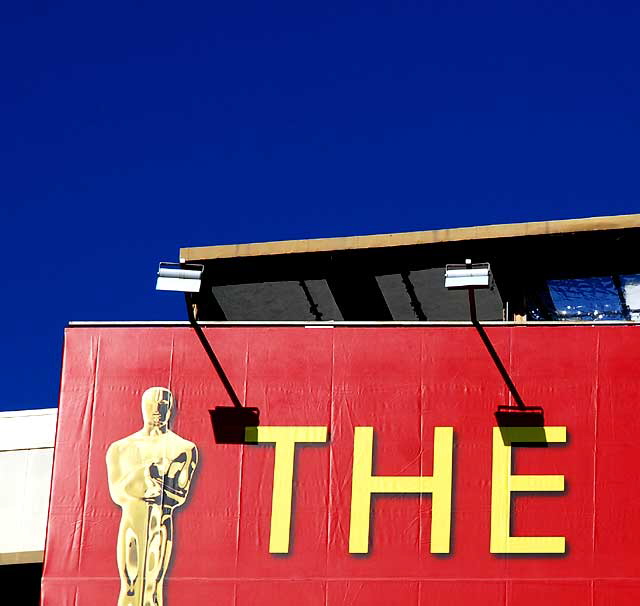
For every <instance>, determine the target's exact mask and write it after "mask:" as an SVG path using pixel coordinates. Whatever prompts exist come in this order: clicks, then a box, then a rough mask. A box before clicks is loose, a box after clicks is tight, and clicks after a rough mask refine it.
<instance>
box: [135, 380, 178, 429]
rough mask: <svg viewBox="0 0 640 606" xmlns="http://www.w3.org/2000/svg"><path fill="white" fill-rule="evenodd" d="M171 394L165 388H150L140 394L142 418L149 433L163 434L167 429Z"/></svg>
mask: <svg viewBox="0 0 640 606" xmlns="http://www.w3.org/2000/svg"><path fill="white" fill-rule="evenodd" d="M173 404H174V398H173V394H172V393H171V392H170V391H169V390H168V389H166V388H165V387H150V388H149V389H147V390H146V391H145V392H144V393H143V394H142V418H143V420H144V424H145V427H146V428H147V429H148V430H150V431H151V432H153V433H155V432H161V433H164V432H166V431H167V429H168V428H169V418H170V417H171V412H172V409H173Z"/></svg>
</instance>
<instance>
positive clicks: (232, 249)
mask: <svg viewBox="0 0 640 606" xmlns="http://www.w3.org/2000/svg"><path fill="white" fill-rule="evenodd" d="M634 227H635V228H638V227H640V214H633V215H615V216H609V217H590V218H584V219H563V220H559V221H535V222H532V223H505V224H500V225H482V226H479V227H458V228H454V229H435V230H430V231H412V232H402V233H392V234H378V235H370V236H346V237H339V238H314V239H308V240H282V241H278V242H257V243H251V244H230V245H223V246H196V247H190V248H181V249H180V260H181V261H182V262H188V261H206V260H209V259H231V258H239V257H261V256H268V255H288V254H304V253H317V252H335V251H346V250H365V249H372V248H387V247H396V246H415V245H421V244H436V243H441V242H460V241H465V240H491V239H497V238H518V237H525V236H541V235H551V234H566V233H576V232H585V231H603V230H619V229H630V228H634Z"/></svg>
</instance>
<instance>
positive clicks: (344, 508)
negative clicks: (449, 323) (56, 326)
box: [43, 326, 640, 606]
mask: <svg viewBox="0 0 640 606" xmlns="http://www.w3.org/2000/svg"><path fill="white" fill-rule="evenodd" d="M205 332H206V335H207V337H208V339H209V340H210V342H211V344H212V346H213V348H214V350H215V351H216V353H217V355H218V357H219V359H220V362H221V363H222V365H223V366H224V368H225V370H226V372H227V374H228V376H229V379H230V381H231V383H232V384H233V386H234V387H235V389H236V391H237V394H238V396H239V398H240V400H241V401H242V402H243V403H244V404H246V405H247V406H255V407H258V408H259V410H260V419H261V426H273V425H276V426H282V425H294V426H300V425H303V426H312V425H313V426H326V427H328V428H329V438H328V441H327V443H326V444H316V445H309V446H305V447H298V448H297V450H296V474H295V478H296V480H295V489H294V505H293V521H292V527H291V543H290V553H289V554H287V555H279V554H270V553H269V528H270V516H271V495H272V483H273V466H274V448H273V447H272V446H269V445H244V446H241V445H235V444H217V443H216V442H215V440H214V436H213V430H212V425H211V421H210V416H209V410H211V409H213V408H214V407H215V406H220V405H229V404H230V401H229V398H228V396H227V394H226V392H225V390H224V388H223V386H222V383H221V382H220V380H219V379H218V377H217V376H216V374H215V372H214V370H213V368H212V365H211V363H210V360H209V359H208V357H207V355H206V354H205V352H204V350H203V348H202V347H201V345H200V343H199V341H198V339H197V336H196V334H195V333H194V332H193V330H192V329H191V328H188V327H175V328H164V327H163V328H160V327H154V328H72V329H69V330H67V333H66V339H65V352H64V363H63V377H62V388H61V396H60V415H59V425H58V434H57V440H56V454H55V464H54V477H53V488H52V498H51V508H50V515H49V529H48V537H47V549H46V557H45V569H44V579H43V600H44V604H46V605H47V606H58V605H67V604H68V605H74V606H83V605H92V606H102V605H109V606H114V605H115V604H116V602H117V595H118V587H119V580H118V574H117V569H116V563H115V545H116V535H117V531H118V524H119V520H120V509H119V508H118V507H117V506H116V505H115V504H114V503H113V502H112V501H111V498H110V496H109V491H108V485H107V478H106V466H105V453H106V450H107V448H108V446H109V444H111V443H112V442H113V441H115V440H117V439H120V438H122V437H124V436H126V435H129V434H131V433H133V432H134V431H136V430H137V429H139V428H140V426H141V417H140V396H141V394H142V392H143V391H144V390H145V389H146V388H148V387H151V386H154V385H160V386H168V387H170V389H171V390H172V391H173V393H174V394H175V396H176V398H177V400H178V411H177V412H176V415H175V420H174V423H173V424H172V429H173V430H174V431H175V432H176V433H177V434H179V435H180V436H183V437H184V438H187V439H188V440H191V441H193V442H195V443H196V444H197V446H198V450H199V455H200V461H199V465H198V469H197V471H196V476H195V479H194V482H193V486H192V490H191V494H190V495H189V500H188V502H187V503H186V504H185V505H184V507H182V508H181V509H179V510H177V512H176V514H175V518H174V519H175V533H176V534H175V536H176V539H175V547H174V552H173V556H172V559H173V562H172V565H171V568H170V571H169V575H168V578H167V580H166V582H165V595H166V602H167V604H168V606H186V605H189V606H199V605H203V606H204V605H207V606H208V605H214V604H215V605H216V606H224V605H229V606H231V605H239V606H247V605H253V604H256V605H257V604H260V605H261V606H270V605H272V604H274V605H275V604H279V605H282V604H292V605H293V604H295V605H296V606H298V605H300V606H304V605H310V606H311V605H313V606H315V605H318V606H334V605H338V604H349V605H360V604H361V605H372V604H380V605H385V606H391V605H394V604H398V605H403V606H406V605H408V604H417V605H424V606H426V605H427V604H447V605H448V606H457V605H461V604H468V603H470V601H472V602H471V603H473V605H474V606H482V605H484V604H487V605H489V604H491V605H494V604H500V605H502V604H507V605H509V604H518V606H528V605H533V604H535V605H536V606H538V605H539V604H540V603H543V604H544V603H546V604H561V603H562V604H564V603H570V602H571V603H574V604H576V605H577V604H580V605H582V604H589V605H593V606H601V605H605V604H607V605H609V604H615V605H616V606H624V605H626V604H634V605H635V604H637V603H639V602H640V540H639V539H640V515H639V511H640V482H638V481H637V477H636V476H637V469H636V467H637V465H638V462H639V461H640V413H639V410H638V408H639V406H638V394H639V393H640V372H639V369H640V329H638V328H635V327H623V326H620V327H592V326H584V327H569V326H566V327H562V326H560V327H527V326H523V327H493V328H487V333H488V335H489V338H490V339H491V342H492V343H493V345H494V347H495V349H496V351H497V353H498V354H499V356H500V358H501V359H502V361H503V363H504V365H505V366H506V368H507V369H508V371H509V374H510V376H511V379H512V380H513V382H514V384H515V385H516V387H517V389H518V391H519V393H520V395H521V396H522V399H523V400H524V402H525V403H526V404H527V405H529V406H541V407H542V408H543V409H544V417H545V425H547V426H565V427H566V428H567V438H568V440H567V443H566V444H561V445H553V446H550V447H548V448H518V449H514V450H515V451H516V452H515V456H514V460H515V463H514V470H513V471H514V473H516V474H562V475H564V477H565V482H566V489H565V491H564V492H561V493H532V494H528V495H517V496H514V497H513V499H512V503H513V504H512V510H513V511H512V534H513V535H536V536H537V535H547V536H556V535H557V536H565V537H566V542H567V550H566V553H565V554H559V555H545V554H532V555H529V554H524V555H499V554H491V553H490V551H489V540H490V519H491V470H492V428H493V427H494V426H495V425H496V421H495V418H494V416H493V413H494V412H495V410H496V408H497V406H498V405H504V404H509V403H510V395H509V391H508V389H507V388H506V386H505V383H504V381H503V379H502V377H501V376H500V374H499V372H498V371H497V369H496V366H495V365H494V363H493V361H492V359H491V357H490V355H489V353H488V351H487V349H486V348H485V346H484V345H483V343H482V340H481V339H480V337H479V335H478V333H477V332H476V331H475V329H473V328H471V327H456V328H452V327H446V328H445V327H425V328H417V327H416V328H407V327H404V328H401V327H398V328H395V327H394V328H391V327H381V328H348V327H335V328H326V327H325V328H304V327H287V328H283V327H251V328H248V327H235V328H234V327H230V328H209V329H205ZM356 426H373V427H374V432H375V444H376V448H375V457H374V473H375V474H377V475H389V476H392V475H412V476H419V475H424V476H426V475H430V474H431V473H432V466H433V428H434V426H451V427H453V428H454V469H453V511H452V546H451V553H450V554H447V555H432V554H431V553H430V551H429V545H430V543H429V535H430V527H431V526H430V525H431V522H430V519H431V518H430V508H431V498H430V496H429V495H422V496H419V495H381V496H378V497H375V498H374V506H373V514H372V521H371V535H370V551H369V554H367V555H354V554H349V552H348V544H349V512H350V503H351V472H352V463H353V452H352V451H353V433H354V427H356Z"/></svg>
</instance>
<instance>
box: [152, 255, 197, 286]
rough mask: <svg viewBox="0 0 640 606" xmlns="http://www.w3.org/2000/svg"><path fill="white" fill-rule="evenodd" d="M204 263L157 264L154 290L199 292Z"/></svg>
mask: <svg viewBox="0 0 640 606" xmlns="http://www.w3.org/2000/svg"><path fill="white" fill-rule="evenodd" d="M203 270H204V265H199V264H197V263H166V262H162V263H160V265H159V266H158V281H157V282H156V290H172V291H176V292H200V284H201V283H202V272H203Z"/></svg>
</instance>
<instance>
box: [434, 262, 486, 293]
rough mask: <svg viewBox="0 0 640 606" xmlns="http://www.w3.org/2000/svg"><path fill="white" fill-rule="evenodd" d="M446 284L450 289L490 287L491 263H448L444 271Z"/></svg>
mask: <svg viewBox="0 0 640 606" xmlns="http://www.w3.org/2000/svg"><path fill="white" fill-rule="evenodd" d="M444 286H445V288H449V289H466V288H489V287H490V286H491V267H490V266H489V263H471V259H466V260H465V262H464V264H462V263H461V264H457V265H447V266H446V268H445V273H444Z"/></svg>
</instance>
